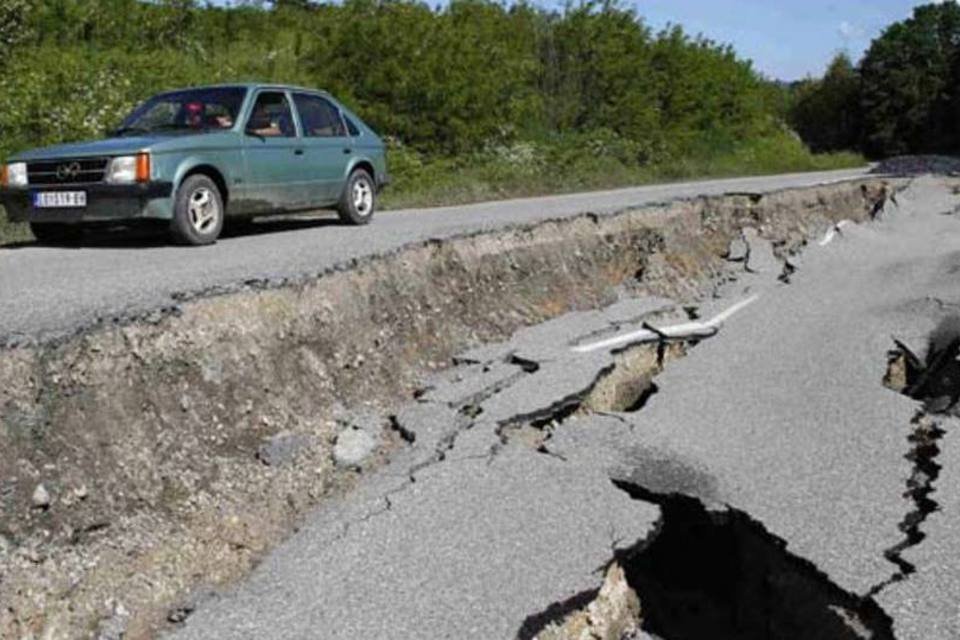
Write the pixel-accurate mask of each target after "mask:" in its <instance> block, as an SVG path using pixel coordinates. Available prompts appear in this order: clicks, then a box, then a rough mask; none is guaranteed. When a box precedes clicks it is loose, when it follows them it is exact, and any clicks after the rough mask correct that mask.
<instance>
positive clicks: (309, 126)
mask: <svg viewBox="0 0 960 640" xmlns="http://www.w3.org/2000/svg"><path fill="white" fill-rule="evenodd" d="M293 102H294V103H295V104H296V105H297V112H298V113H299V114H300V125H301V126H302V127H303V135H304V136H306V137H308V138H337V137H342V136H345V135H346V128H345V127H344V126H343V119H342V118H341V117H340V110H339V109H337V108H336V107H335V106H333V104H331V103H330V101H329V100H325V99H324V98H321V97H320V96H311V95H307V94H304V93H297V94H294V96H293Z"/></svg>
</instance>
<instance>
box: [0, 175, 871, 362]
mask: <svg viewBox="0 0 960 640" xmlns="http://www.w3.org/2000/svg"><path fill="white" fill-rule="evenodd" d="M863 173H864V170H860V169H855V170H844V171H834V172H824V173H807V174H796V175H783V176H772V177H762V178H742V179H733V180H716V181H709V182H691V183H680V184H670V185H658V186H649V187H638V188H630V189H619V190H615V191H604V192H595V193H581V194H573V195H565V196H551V197H543V198H531V199H523V200H510V201H503V202H493V203H483V204H475V205H467V206H458V207H445V208H435V209H424V210H405V211H396V212H389V213H387V212H384V213H382V214H381V215H379V216H378V217H377V219H376V220H375V222H374V223H373V224H372V225H371V226H368V227H360V228H357V227H344V226H340V225H339V224H337V221H336V218H335V216H333V217H327V218H325V219H322V220H312V221H299V222H297V221H293V222H291V221H286V222H277V223H272V224H266V225H258V228H259V229H261V232H254V233H251V234H248V235H242V236H237V237H228V238H225V239H223V240H221V241H220V242H219V243H218V244H216V245H214V246H211V247H204V248H186V247H174V246H167V245H166V244H165V242H164V241H163V239H162V238H161V239H157V238H148V239H142V238H141V239H140V240H132V241H124V240H123V239H122V238H119V239H118V238H115V237H106V238H101V239H94V241H93V242H94V243H96V244H92V245H90V244H88V245H86V246H84V247H83V248H78V249H69V248H52V247H40V246H35V245H23V246H19V247H13V248H10V247H0V343H3V342H8V343H9V342H18V341H23V340H25V339H26V340H31V339H34V338H37V337H41V338H43V337H56V336H58V335H63V334H69V333H72V332H74V331H76V330H78V329H82V328H85V327H87V326H90V325H92V324H94V323H96V322H98V321H107V322H109V321H111V320H112V319H114V318H125V317H130V316H139V315H142V314H147V313H150V312H152V311H154V310H156V309H160V308H164V307H169V306H171V305H173V304H176V298H178V297H180V296H181V295H183V294H186V295H191V294H197V293H203V292H205V291H209V290H211V289H216V288H221V287H231V286H237V285H242V284H243V283H245V282H249V281H266V282H280V281H283V280H285V279H291V278H292V279H296V278H300V277H304V276H306V277H309V276H312V275H316V274H318V273H322V272H324V271H325V270H327V269H330V268H333V267H335V266H336V265H341V264H344V263H347V262H349V261H350V260H352V259H356V258H362V257H364V256H369V255H373V254H378V253H382V252H387V251H390V250H392V249H396V248H398V247H400V246H403V245H406V244H409V243H413V242H417V241H423V240H426V239H430V238H443V237H449V236H452V235H457V234H462V233H468V232H472V231H478V230H483V229H493V228H497V227H503V226H508V225H514V224H523V223H529V222H534V221H537V220H542V219H544V218H559V217H565V216H573V215H576V214H579V213H584V212H588V211H592V212H594V213H599V214H602V213H610V212H614V211H617V210H622V209H624V208H627V207H631V206H635V205H642V204H649V203H652V202H659V201H664V200H669V199H674V198H681V197H692V196H698V195H711V194H722V193H727V192H742V191H748V192H757V191H770V190H776V189H782V188H788V187H800V186H807V185H812V184H817V183H822V182H832V181H838V180H844V179H850V178H854V177H857V176H860V175H863Z"/></svg>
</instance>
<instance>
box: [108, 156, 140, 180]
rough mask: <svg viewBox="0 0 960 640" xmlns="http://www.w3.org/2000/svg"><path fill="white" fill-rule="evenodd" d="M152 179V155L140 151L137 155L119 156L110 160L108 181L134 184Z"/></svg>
mask: <svg viewBox="0 0 960 640" xmlns="http://www.w3.org/2000/svg"><path fill="white" fill-rule="evenodd" d="M149 181H150V156H149V155H148V154H146V153H138V154H137V155H135V156H118V157H116V158H114V159H113V160H111V161H110V166H109V168H108V169H107V182H110V183H113V184H132V183H134V182H149Z"/></svg>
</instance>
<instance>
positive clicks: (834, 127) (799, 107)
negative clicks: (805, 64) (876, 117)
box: [790, 53, 860, 152]
mask: <svg viewBox="0 0 960 640" xmlns="http://www.w3.org/2000/svg"><path fill="white" fill-rule="evenodd" d="M790 121H791V123H792V124H793V127H794V128H795V129H796V131H797V133H799V134H800V136H801V137H802V138H803V139H804V141H805V142H806V143H807V144H809V145H810V147H811V148H812V149H813V150H814V151H818V152H819V151H837V150H841V149H855V148H856V147H857V145H858V144H859V142H860V76H859V75H858V74H857V71H856V69H854V67H853V63H852V62H851V61H850V57H849V56H847V55H846V54H843V53H841V54H839V55H837V56H836V57H835V58H834V59H833V61H832V62H831V63H830V66H829V67H828V68H827V73H826V75H824V77H823V79H821V80H807V81H804V82H802V83H800V85H799V86H798V87H797V89H796V95H795V98H794V103H793V105H792V107H791V111H790Z"/></svg>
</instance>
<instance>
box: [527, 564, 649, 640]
mask: <svg viewBox="0 0 960 640" xmlns="http://www.w3.org/2000/svg"><path fill="white" fill-rule="evenodd" d="M639 621H640V599H639V598H637V594H636V592H635V591H634V590H633V589H631V588H630V585H629V584H627V579H626V576H625V574H624V572H623V569H622V568H621V567H620V565H618V564H616V563H614V564H612V565H610V568H609V569H607V575H606V578H605V580H604V582H603V586H602V587H601V588H600V591H599V593H598V594H597V597H596V598H595V599H594V600H593V601H592V602H590V604H588V605H587V606H586V607H585V608H584V609H582V610H581V611H577V612H575V613H573V614H571V615H570V616H568V617H567V618H566V619H565V620H563V621H562V622H561V623H560V624H552V625H550V626H548V627H547V628H546V629H544V630H543V631H541V632H540V633H538V634H537V635H536V636H535V638H536V639H537V640H621V639H622V638H638V639H639V638H644V637H645V634H643V632H642V631H641V630H640V628H639Z"/></svg>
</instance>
